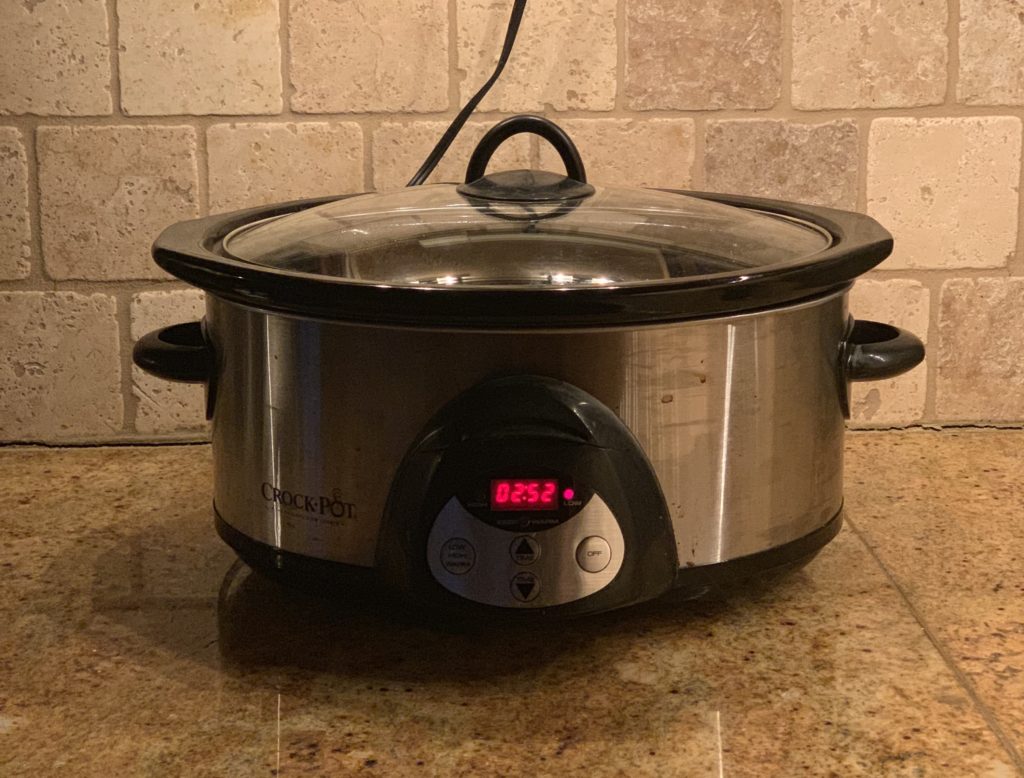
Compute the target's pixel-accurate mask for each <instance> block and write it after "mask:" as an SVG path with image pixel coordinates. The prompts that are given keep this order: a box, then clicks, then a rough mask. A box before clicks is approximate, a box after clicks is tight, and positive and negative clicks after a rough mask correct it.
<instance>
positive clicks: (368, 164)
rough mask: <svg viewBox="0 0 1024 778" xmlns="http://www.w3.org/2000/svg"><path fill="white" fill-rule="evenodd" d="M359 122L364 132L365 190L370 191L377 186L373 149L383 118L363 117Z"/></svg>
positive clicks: (360, 128)
mask: <svg viewBox="0 0 1024 778" xmlns="http://www.w3.org/2000/svg"><path fill="white" fill-rule="evenodd" d="M358 124H359V131H360V132H361V133H362V134H363V191H364V192H370V191H374V190H376V188H377V187H376V186H375V183H374V180H373V179H374V175H375V173H376V171H375V170H374V167H373V149H374V144H375V143H376V137H375V136H376V134H377V129H378V128H379V127H380V125H381V120H379V119H377V120H373V119H363V120H362V121H360V122H358ZM414 172H415V171H414ZM410 175H411V174H410Z"/></svg>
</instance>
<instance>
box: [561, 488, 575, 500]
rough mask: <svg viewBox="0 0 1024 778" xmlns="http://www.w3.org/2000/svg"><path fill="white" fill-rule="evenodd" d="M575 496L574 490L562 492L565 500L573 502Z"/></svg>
mask: <svg viewBox="0 0 1024 778" xmlns="http://www.w3.org/2000/svg"><path fill="white" fill-rule="evenodd" d="M575 496H576V492H574V491H573V490H572V489H566V490H565V491H564V492H562V499H563V500H571V499H572V498H573V497H575Z"/></svg>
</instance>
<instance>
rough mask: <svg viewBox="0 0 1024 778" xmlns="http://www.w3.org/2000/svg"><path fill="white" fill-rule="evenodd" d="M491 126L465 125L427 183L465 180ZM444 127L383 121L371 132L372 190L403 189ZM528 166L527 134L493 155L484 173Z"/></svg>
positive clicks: (513, 138) (423, 123)
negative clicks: (471, 161) (467, 166)
mask: <svg viewBox="0 0 1024 778" xmlns="http://www.w3.org/2000/svg"><path fill="white" fill-rule="evenodd" d="M493 124H494V122H467V123H466V125H465V126H464V127H463V128H462V132H460V133H459V136H458V137H457V138H456V139H455V142H454V143H453V144H452V146H451V148H450V149H448V153H447V154H445V155H444V157H443V158H442V159H441V162H440V163H439V164H438V166H437V168H435V170H434V173H433V174H432V175H431V176H430V179H429V182H430V183H437V182H439V181H457V182H461V181H463V180H465V178H466V164H467V163H468V162H469V156H470V154H472V153H473V149H474V148H476V145H477V143H479V142H480V138H481V137H483V134H484V133H485V132H486V131H487V130H488V128H490V127H491V126H493ZM447 127H448V122H435V121H424V122H410V123H408V124H406V123H402V122H382V123H381V124H380V126H379V127H378V128H377V129H376V130H374V133H373V186H374V189H395V188H399V187H403V186H405V185H406V183H407V182H408V181H409V179H410V178H412V176H413V174H414V173H415V172H416V171H417V170H419V167H420V165H421V164H423V160H424V159H426V157H427V154H429V153H430V150H431V149H432V148H434V144H435V143H437V141H438V139H439V138H440V137H441V134H442V133H443V132H444V131H445V129H446V128H447ZM528 167H532V166H531V165H530V139H529V137H528V136H527V135H513V136H512V137H511V138H509V139H508V140H507V141H505V142H504V143H503V144H501V146H499V147H498V150H497V151H495V152H494V156H492V157H491V162H490V165H488V167H487V170H488V171H489V172H494V171H496V170H516V169H518V168H528Z"/></svg>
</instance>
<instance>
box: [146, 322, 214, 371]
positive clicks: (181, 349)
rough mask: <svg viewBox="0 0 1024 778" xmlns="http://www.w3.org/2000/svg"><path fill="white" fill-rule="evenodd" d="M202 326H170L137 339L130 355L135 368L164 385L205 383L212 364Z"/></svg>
mask: <svg viewBox="0 0 1024 778" xmlns="http://www.w3.org/2000/svg"><path fill="white" fill-rule="evenodd" d="M211 357H212V352H211V350H210V345H209V341H208V340H207V339H206V334H205V333H204V332H203V324H202V322H198V321H190V322H186V323H184V324H172V325H171V326H170V327H163V328H162V329H159V330H154V331H153V332H150V333H147V334H146V335H143V336H142V337H141V338H139V340H138V342H137V343H136V344H135V348H134V349H133V351H132V359H133V361H134V362H135V364H136V365H138V366H139V367H141V368H142V369H143V370H145V371H146V372H147V373H152V374H153V375H155V376H157V377H158V378H164V379H166V380H168V381H184V382H186V383H197V384H198V383H209V381H210V376H211V372H212V370H211V367H212V364H213V360H212V358H211Z"/></svg>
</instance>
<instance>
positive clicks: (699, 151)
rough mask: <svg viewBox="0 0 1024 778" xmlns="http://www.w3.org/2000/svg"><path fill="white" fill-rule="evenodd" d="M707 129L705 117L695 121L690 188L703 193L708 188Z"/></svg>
mask: <svg viewBox="0 0 1024 778" xmlns="http://www.w3.org/2000/svg"><path fill="white" fill-rule="evenodd" d="M707 128H708V120H707V119H705V118H704V117H703V116H701V117H698V118H697V119H694V120H693V164H692V165H691V166H690V188H691V189H693V190H695V191H698V192H702V191H704V190H705V189H706V188H707V166H706V164H705V163H706V161H707V159H706V158H707Z"/></svg>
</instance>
